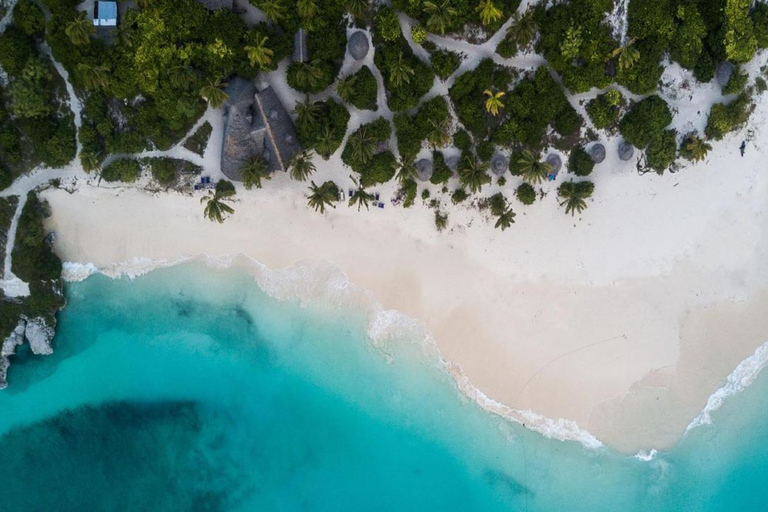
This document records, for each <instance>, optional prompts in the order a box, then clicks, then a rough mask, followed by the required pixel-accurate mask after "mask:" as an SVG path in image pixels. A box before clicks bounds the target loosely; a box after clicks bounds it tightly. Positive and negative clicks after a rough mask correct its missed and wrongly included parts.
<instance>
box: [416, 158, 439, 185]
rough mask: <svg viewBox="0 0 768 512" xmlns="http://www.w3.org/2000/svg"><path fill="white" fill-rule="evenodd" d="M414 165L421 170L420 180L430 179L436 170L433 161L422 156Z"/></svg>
mask: <svg viewBox="0 0 768 512" xmlns="http://www.w3.org/2000/svg"><path fill="white" fill-rule="evenodd" d="M413 165H414V166H415V167H416V170H417V171H418V172H419V180H420V181H429V179H430V178H431V177H432V173H433V172H434V171H435V166H434V165H433V164H432V161H431V160H427V159H426V158H422V159H421V160H419V161H418V162H416V163H415V164H413Z"/></svg>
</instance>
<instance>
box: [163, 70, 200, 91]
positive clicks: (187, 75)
mask: <svg viewBox="0 0 768 512" xmlns="http://www.w3.org/2000/svg"><path fill="white" fill-rule="evenodd" d="M196 79H197V77H196V76H195V70H194V69H192V68H191V67H190V66H183V65H180V66H173V67H171V68H169V69H168V80H169V81H170V82H171V85H173V86H174V87H176V88H178V89H186V88H187V87H189V86H190V85H192V84H193V83H195V80H196Z"/></svg>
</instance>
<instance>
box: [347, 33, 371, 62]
mask: <svg viewBox="0 0 768 512" xmlns="http://www.w3.org/2000/svg"><path fill="white" fill-rule="evenodd" d="M347 49H349V54H350V55H351V56H352V58H353V59H355V60H363V59H364V58H365V57H366V55H368V52H369V51H370V49H371V44H370V43H369V42H368V36H367V35H366V33H365V32H363V31H362V30H358V31H357V32H355V33H354V34H352V35H351V36H350V37H349V42H348V43H347Z"/></svg>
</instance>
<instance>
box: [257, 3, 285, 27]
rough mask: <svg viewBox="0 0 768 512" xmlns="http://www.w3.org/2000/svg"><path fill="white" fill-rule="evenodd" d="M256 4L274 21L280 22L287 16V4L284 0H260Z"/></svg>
mask: <svg viewBox="0 0 768 512" xmlns="http://www.w3.org/2000/svg"><path fill="white" fill-rule="evenodd" d="M256 6H257V7H258V8H259V9H261V10H262V11H263V12H264V16H266V17H267V19H268V20H269V21H271V22H272V23H278V22H279V21H280V20H282V19H283V18H285V16H286V10H287V9H286V6H285V2H284V0H258V1H257V2H256Z"/></svg>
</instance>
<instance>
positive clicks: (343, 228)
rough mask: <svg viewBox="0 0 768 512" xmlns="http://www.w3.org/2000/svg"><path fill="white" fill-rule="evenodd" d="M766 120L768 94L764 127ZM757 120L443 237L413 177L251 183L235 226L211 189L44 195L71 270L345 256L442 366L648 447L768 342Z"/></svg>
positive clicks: (763, 186)
mask: <svg viewBox="0 0 768 512" xmlns="http://www.w3.org/2000/svg"><path fill="white" fill-rule="evenodd" d="M764 117H765V106H764V105H763V106H760V107H759V111H758V112H757V113H756V116H755V119H758V118H759V119H764ZM757 125H758V128H757V129H755V134H754V140H753V142H751V143H749V144H748V147H747V153H746V156H745V157H743V158H741V157H740V156H739V151H738V146H739V144H740V143H741V140H742V138H744V134H735V135H734V136H732V137H730V138H728V139H726V140H725V141H723V142H720V143H718V144H716V146H715V151H713V152H711V153H710V156H709V157H708V159H707V161H706V162H704V163H701V164H698V165H695V166H689V167H687V168H684V169H682V170H681V171H680V172H678V173H675V174H669V173H668V174H666V175H664V176H656V175H644V176H639V175H638V174H637V172H636V170H635V168H634V166H635V163H634V162H626V163H625V162H620V161H619V160H618V159H616V158H612V157H613V155H614V154H615V144H616V143H617V141H615V140H614V141H613V142H612V143H611V145H609V147H608V150H609V151H608V152H609V158H608V159H607V160H606V162H604V163H602V164H600V165H598V166H597V167H596V170H595V173H594V175H593V179H594V181H595V182H596V185H597V191H596V195H595V199H594V201H593V202H591V203H590V207H589V208H588V210H586V211H585V212H584V214H583V215H582V216H581V217H578V216H577V217H575V218H572V217H570V216H566V215H564V214H563V211H562V209H561V208H559V207H558V204H557V198H556V186H557V183H554V184H547V185H545V186H544V191H545V192H547V195H546V197H545V198H544V199H543V200H542V201H539V202H537V203H536V204H535V205H533V206H531V207H523V206H520V205H518V206H517V207H516V208H515V210H516V211H517V213H518V217H517V223H516V224H515V225H514V226H513V227H512V229H509V230H507V231H506V232H501V231H499V230H496V229H494V228H493V225H492V222H490V221H489V220H488V219H487V218H485V217H484V214H482V213H480V212H478V211H477V210H476V209H474V208H470V206H469V204H466V205H459V206H453V205H450V206H447V207H446V209H447V210H448V211H449V212H450V213H449V229H448V230H447V231H446V232H443V233H438V232H437V231H436V229H435V226H434V213H433V211H432V210H431V209H429V208H427V207H426V206H425V205H423V204H422V201H421V199H418V200H417V205H416V206H414V207H413V208H411V209H410V210H403V209H402V208H401V207H393V206H392V205H391V204H389V203H388V198H389V197H391V195H392V194H393V191H394V188H395V186H394V184H390V185H388V186H385V187H382V188H381V189H380V192H381V194H382V200H384V201H386V202H387V206H386V208H384V209H378V208H376V209H372V210H371V211H365V210H363V211H360V212H358V211H357V209H356V208H349V207H347V206H346V205H345V204H340V205H339V206H338V207H337V208H336V209H335V210H332V211H330V212H329V213H327V214H326V215H320V214H318V213H316V212H314V211H312V210H310V209H308V208H307V207H306V199H305V197H304V193H305V191H306V186H307V184H301V183H296V182H292V181H291V180H290V179H289V178H288V176H280V177H277V178H276V179H274V180H272V181H270V182H267V183H266V185H265V188H264V189H262V190H254V191H245V190H243V189H240V190H239V192H238V202H237V203H236V204H235V205H234V206H235V209H236V213H235V215H234V216H232V217H231V218H229V219H228V220H227V221H226V222H225V223H224V224H223V225H218V224H215V223H212V222H210V221H208V220H206V219H204V218H203V216H202V206H201V205H200V202H199V197H200V196H199V195H195V196H185V195H182V194H178V193H171V194H166V193H158V194H154V195H153V194H150V193H148V192H145V191H142V190H139V189H135V188H121V187H118V188H109V187H107V186H94V185H86V184H85V183H84V182H83V181H82V180H81V181H80V182H79V184H78V186H77V188H78V190H77V192H76V193H74V194H71V193H69V192H67V191H65V190H61V189H58V190H56V189H50V190H48V191H46V192H45V193H44V194H43V196H44V197H45V198H46V199H47V200H48V201H49V202H50V204H51V206H52V209H53V217H52V219H51V220H50V222H49V227H50V228H51V229H52V230H54V231H56V233H57V238H56V250H57V252H58V254H59V255H60V256H61V257H62V258H63V259H64V260H66V261H70V262H79V263H93V264H95V265H96V266H97V267H99V268H105V267H109V266H113V265H116V264H120V263H124V262H130V261H131V260H134V259H137V258H149V259H156V260H174V259H177V258H180V257H185V256H194V255H198V254H209V255H214V256H217V255H227V254H235V253H242V254H245V255H248V256H250V257H252V258H254V259H256V260H258V261H260V262H262V263H264V264H265V265H267V266H268V267H270V268H284V267H289V266H291V265H294V264H295V263H297V262H300V261H302V260H307V259H309V260H327V261H331V262H334V263H335V264H337V265H339V266H340V267H341V268H342V269H343V271H344V272H345V273H346V274H347V276H348V278H349V280H350V281H351V282H352V283H354V284H356V285H359V286H361V287H363V288H366V289H368V290H370V291H371V292H372V293H373V294H374V296H375V297H376V298H377V299H378V300H379V301H380V302H381V303H382V304H383V305H384V307H386V308H393V309H397V310H400V311H402V312H404V313H406V314H408V315H410V316H413V317H415V318H418V319H420V320H422V321H424V322H425V323H426V325H427V327H428V328H429V329H430V330H431V332H432V333H433V335H434V338H435V339H436V341H437V344H438V346H439V348H440V350H441V353H442V356H443V358H444V359H446V360H448V361H450V362H452V363H454V364H456V365H459V366H460V368H461V370H462V371H463V372H464V374H465V375H466V377H467V378H468V379H469V380H470V381H471V382H472V384H474V386H476V387H477V388H478V389H479V390H481V391H482V392H483V393H485V394H486V395H487V396H488V397H489V398H490V399H492V400H496V401H498V402H501V403H502V404H504V405H506V406H509V407H511V408H513V409H518V410H533V411H536V412H538V413H540V414H543V415H544V416H547V417H549V418H553V419H566V420H572V421H575V422H576V423H577V424H578V425H579V426H580V427H581V428H583V429H585V430H588V431H589V432H590V433H592V434H593V435H595V436H596V437H597V438H598V439H600V440H601V441H603V442H604V443H606V444H608V445H609V446H611V447H614V448H616V449H619V450H621V451H623V452H626V453H635V452H637V451H638V450H641V449H650V448H661V449H663V448H667V447H670V446H671V445H672V444H673V443H674V442H675V441H676V440H677V439H679V438H680V436H681V435H682V434H683V433H684V431H685V429H686V426H687V425H688V424H689V423H690V422H691V420H692V419H693V418H694V417H696V416H697V414H699V412H700V411H701V410H702V408H703V407H704V406H705V405H706V403H707V399H708V397H709V396H710V395H711V394H712V393H713V392H715V390H716V389H717V388H718V387H719V386H720V385H722V384H723V382H724V381H725V379H726V377H727V376H728V374H729V373H730V372H731V371H732V370H733V369H734V368H735V367H736V366H737V365H738V364H739V363H740V362H741V361H742V360H744V359H745V358H746V357H748V356H750V355H751V354H752V353H753V352H754V351H755V349H756V348H757V347H758V346H760V345H761V344H762V343H763V342H765V341H766V340H768V318H766V316H765V315H764V311H765V310H766V307H767V306H768V272H766V270H765V268H764V266H763V262H764V261H765V256H766V254H767V253H768V251H767V249H766V243H765V241H766V238H765V234H766V230H767V229H768V222H766V216H765V210H766V207H765V203H766V201H765V198H766V197H768V195H767V194H766V193H767V192H768V190H767V188H768V178H766V176H765V175H764V174H763V173H762V165H761V163H762V161H763V158H764V156H765V155H764V152H763V150H762V149H761V148H760V147H759V146H760V145H761V142H762V141H764V140H766V139H768V133H766V132H765V131H764V129H762V128H759V123H757ZM214 146H215V144H214ZM347 174H348V173H347V171H345V170H343V169H341V168H340V164H339V163H338V162H334V161H332V162H330V163H329V164H327V165H323V166H322V168H321V169H320V170H319V171H318V173H317V174H316V175H315V177H314V179H315V181H316V182H321V181H323V180H324V179H328V178H334V179H336V180H337V182H338V183H339V184H342V183H343V184H344V185H345V188H349V186H351V181H350V180H349V178H347V177H346V176H347ZM562 179H564V178H563V176H562V174H561V177H560V178H559V181H561V180H562ZM513 186H516V180H511V181H510V183H508V184H507V186H506V187H505V189H504V190H505V192H506V193H507V195H508V196H511V195H512V191H513V188H512V187H513ZM431 188H432V189H433V197H434V196H435V193H437V188H436V187H433V186H432V187H431ZM494 189H495V185H494V188H492V189H489V191H488V194H490V193H493V192H494ZM444 202H447V203H448V204H450V201H449V200H447V198H445V199H444Z"/></svg>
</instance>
